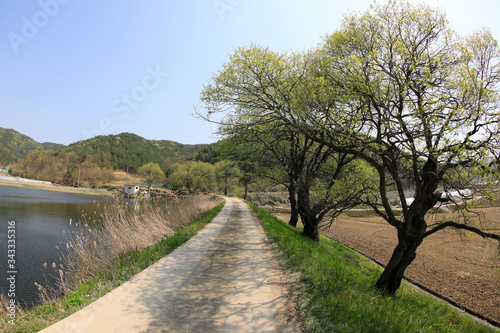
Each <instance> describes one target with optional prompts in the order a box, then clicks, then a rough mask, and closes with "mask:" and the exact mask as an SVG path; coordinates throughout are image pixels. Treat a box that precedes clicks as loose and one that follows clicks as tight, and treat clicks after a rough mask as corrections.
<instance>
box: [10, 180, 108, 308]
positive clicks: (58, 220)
mask: <svg viewBox="0 0 500 333" xmlns="http://www.w3.org/2000/svg"><path fill="white" fill-rule="evenodd" d="M112 200H114V199H113V198H112V197H107V196H95V195H87V194H73V193H61V192H53V191H44V190H37V189H30V188H21V187H10V186H0V276H1V277H2V278H0V288H1V290H3V291H4V293H7V291H8V290H9V289H10V288H9V282H8V281H7V278H8V277H9V276H10V274H8V273H7V272H9V271H10V270H11V269H9V267H8V259H9V257H8V254H9V253H8V247H7V246H8V243H7V233H8V228H9V226H8V224H9V221H15V237H16V238H15V246H16V249H15V251H16V253H15V255H16V257H15V260H16V263H15V271H16V272H17V273H15V280H16V283H15V285H16V292H15V293H16V297H17V298H18V300H19V301H20V302H21V304H24V305H25V306H26V305H28V306H29V305H30V304H31V303H32V302H37V301H38V296H37V288H36V286H35V282H38V283H40V284H42V285H53V283H54V278H53V275H54V274H55V270H54V269H52V267H51V265H52V263H53V262H55V263H57V264H59V263H60V259H59V256H60V254H61V253H62V252H61V251H63V250H64V249H65V243H66V242H67V241H68V240H69V239H70V237H71V234H72V233H73V234H74V232H75V231H76V230H77V228H78V227H77V226H76V224H77V222H78V221H79V220H80V218H81V216H82V213H87V214H88V215H93V214H94V211H96V210H99V209H102V206H103V204H105V203H109V202H111V201H112ZM70 219H71V220H72V221H73V223H72V224H71V225H70ZM58 247H59V248H60V249H61V250H58V249H57V248H58ZM44 263H47V264H48V266H49V267H48V268H47V269H44V268H43V264H44ZM1 290H0V291H1Z"/></svg>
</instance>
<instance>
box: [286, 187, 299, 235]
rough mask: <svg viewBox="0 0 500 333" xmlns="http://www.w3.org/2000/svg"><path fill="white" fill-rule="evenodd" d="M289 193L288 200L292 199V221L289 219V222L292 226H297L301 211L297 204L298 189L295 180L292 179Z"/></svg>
mask: <svg viewBox="0 0 500 333" xmlns="http://www.w3.org/2000/svg"><path fill="white" fill-rule="evenodd" d="M288 194H289V195H288V200H289V201H290V221H288V224H290V225H291V226H292V227H297V223H298V222H299V211H298V205H297V189H296V187H295V182H294V181H293V180H291V181H290V186H289V187H288Z"/></svg>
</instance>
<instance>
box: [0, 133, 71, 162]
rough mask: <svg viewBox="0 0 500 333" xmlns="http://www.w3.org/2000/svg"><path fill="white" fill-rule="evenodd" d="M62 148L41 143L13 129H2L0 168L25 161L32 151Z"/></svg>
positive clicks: (50, 143) (0, 135)
mask: <svg viewBox="0 0 500 333" xmlns="http://www.w3.org/2000/svg"><path fill="white" fill-rule="evenodd" d="M60 146H62V145H60V144H57V143H52V142H44V143H39V142H36V141H35V140H33V139H32V138H30V137H29V136H27V135H24V134H21V133H19V132H17V131H15V130H13V129H10V128H1V127H0V166H2V165H7V164H10V163H13V162H15V161H17V160H19V159H24V158H25V157H26V155H28V153H29V152H30V151H33V150H46V149H53V148H57V147H60Z"/></svg>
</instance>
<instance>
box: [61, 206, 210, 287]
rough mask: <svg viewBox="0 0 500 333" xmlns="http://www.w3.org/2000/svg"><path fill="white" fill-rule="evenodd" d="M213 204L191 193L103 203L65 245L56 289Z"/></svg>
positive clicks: (155, 238) (142, 245)
mask: <svg viewBox="0 0 500 333" xmlns="http://www.w3.org/2000/svg"><path fill="white" fill-rule="evenodd" d="M215 205H216V201H215V200H213V199H212V198H210V197H208V196H195V197H186V198H176V197H173V198H171V199H168V200H162V201H150V202H146V203H142V204H141V203H140V202H139V203H136V204H135V205H130V204H126V203H120V202H117V203H114V204H113V205H109V206H107V207H106V208H105V209H104V212H103V213H102V214H101V216H100V218H99V219H98V221H86V220H84V222H83V223H84V227H82V228H81V229H80V231H79V232H78V233H77V234H76V235H75V236H74V237H73V240H72V241H70V242H69V243H68V244H67V252H66V253H65V254H64V255H62V262H63V267H64V272H62V271H60V272H59V275H60V278H59V286H58V289H59V291H60V292H63V293H66V292H67V291H68V290H70V289H71V288H73V287H75V286H77V285H79V284H80V283H82V282H84V281H87V280H89V279H90V278H92V277H93V276H95V274H96V273H97V272H99V271H102V270H104V269H107V268H109V267H111V266H113V265H114V264H115V263H117V262H118V260H119V259H120V257H121V256H123V255H124V254H126V253H128V252H130V251H134V250H135V251H140V250H142V249H144V248H146V247H148V246H151V245H153V244H155V243H157V242H159V241H160V240H162V239H163V238H164V237H167V236H169V235H171V234H173V233H174V232H175V231H176V230H178V229H180V228H182V227H184V226H186V225H187V224H189V223H190V222H192V221H194V220H195V219H197V218H198V217H199V216H201V215H202V214H203V213H204V212H206V211H208V210H210V209H212V208H213V207H214V206H215Z"/></svg>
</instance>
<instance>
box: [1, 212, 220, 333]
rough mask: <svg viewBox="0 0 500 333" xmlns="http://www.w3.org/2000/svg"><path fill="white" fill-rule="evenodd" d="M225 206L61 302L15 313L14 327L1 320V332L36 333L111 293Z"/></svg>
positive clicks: (134, 253) (121, 262)
mask: <svg viewBox="0 0 500 333" xmlns="http://www.w3.org/2000/svg"><path fill="white" fill-rule="evenodd" d="M224 204H225V202H221V203H219V204H217V205H216V206H215V207H214V208H213V209H211V210H210V211H208V212H206V213H204V214H203V215H202V216H201V217H200V218H198V219H197V220H196V221H194V222H192V223H190V224H189V225H188V226H186V227H184V228H182V229H180V230H178V231H176V232H175V233H174V234H173V235H171V236H170V237H168V238H165V239H163V240H162V241H160V242H159V243H157V244H155V245H152V246H150V247H147V248H145V249H144V250H142V251H130V252H128V253H126V254H125V255H123V256H121V257H120V259H119V261H118V262H117V263H116V264H115V265H114V266H113V267H111V268H109V269H105V270H102V271H100V272H98V273H97V274H96V275H95V277H93V278H92V279H91V280H89V281H87V282H84V283H82V284H80V285H79V286H78V287H76V288H74V289H73V290H71V291H70V292H69V293H68V295H67V296H65V297H64V298H62V299H60V300H58V301H56V302H53V303H45V304H42V305H40V306H37V307H35V308H33V309H31V310H29V311H24V312H22V313H18V317H17V318H16V322H15V325H14V326H12V325H10V324H7V320H8V318H5V317H4V318H3V319H4V320H3V321H2V323H1V325H2V326H0V331H2V332H38V331H39V330H41V329H43V328H45V327H47V326H50V325H51V324H53V323H55V322H57V321H59V320H61V319H63V318H65V317H67V316H69V315H70V314H72V313H74V312H76V311H78V310H79V309H81V308H83V307H85V306H86V305H88V304H90V303H92V302H93V301H95V300H97V299H98V298H100V297H102V296H103V295H105V294H106V293H108V292H109V291H111V290H112V289H114V288H116V287H118V286H119V285H120V284H122V283H123V282H125V281H127V280H129V279H130V278H131V277H133V276H134V275H136V274H137V273H139V272H140V271H142V270H143V269H145V268H146V267H148V266H150V265H152V264H153V263H154V262H156V261H158V260H159V259H161V258H162V257H164V256H165V255H167V254H169V253H170V252H172V251H173V250H175V249H176V248H177V247H179V246H180V245H182V244H183V243H184V242H186V241H187V240H189V239H190V238H191V237H192V236H193V235H195V234H196V233H197V232H198V231H199V230H201V229H202V228H203V227H204V226H205V225H206V224H207V223H209V222H210V221H211V220H212V219H213V218H214V217H215V216H216V215H217V214H218V213H219V212H220V210H221V209H222V207H223V206H224Z"/></svg>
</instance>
